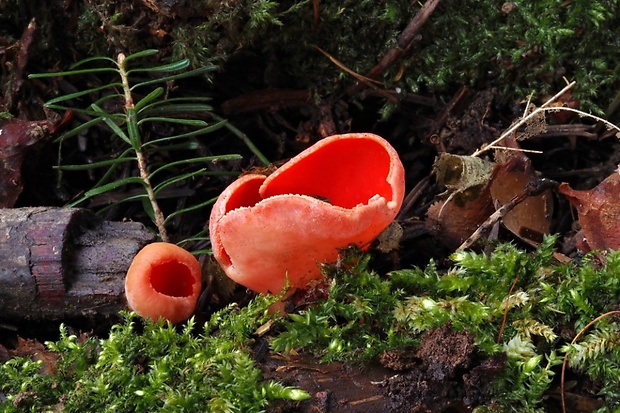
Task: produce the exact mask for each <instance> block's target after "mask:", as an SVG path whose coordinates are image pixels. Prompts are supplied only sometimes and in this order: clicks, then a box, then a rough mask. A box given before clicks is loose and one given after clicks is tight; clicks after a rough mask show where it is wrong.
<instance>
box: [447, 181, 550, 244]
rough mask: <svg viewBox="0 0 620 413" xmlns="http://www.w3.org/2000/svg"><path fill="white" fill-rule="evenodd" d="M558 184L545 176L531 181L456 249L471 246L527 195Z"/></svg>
mask: <svg viewBox="0 0 620 413" xmlns="http://www.w3.org/2000/svg"><path fill="white" fill-rule="evenodd" d="M556 186H558V183H557V182H555V181H552V180H550V179H544V178H543V179H538V180H536V181H533V182H530V183H529V184H527V185H526V186H525V189H524V190H523V192H521V193H520V194H518V195H516V196H514V197H513V198H512V199H511V200H510V202H508V203H507V204H505V205H502V207H501V208H499V209H498V210H497V211H495V212H494V213H493V214H491V216H489V218H487V220H486V221H484V223H483V224H482V225H480V226H479V227H478V229H476V231H474V233H473V234H471V236H470V237H469V238H467V239H466V240H465V241H464V242H463V243H462V244H461V246H460V247H458V248H457V249H456V251H457V252H459V251H463V250H466V249H467V248H470V247H471V246H472V245H474V244H475V243H476V241H478V239H480V237H481V236H482V234H484V233H485V232H486V231H488V230H489V229H490V228H491V227H493V225H495V224H496V223H497V222H498V221H499V220H500V219H502V218H503V217H504V216H505V215H506V214H507V213H508V212H510V211H512V209H513V208H514V207H516V206H517V205H519V204H520V203H521V202H523V201H524V200H525V199H526V198H527V197H530V196H536V195H538V194H540V193H542V192H543V191H546V190H547V189H549V188H551V187H556Z"/></svg>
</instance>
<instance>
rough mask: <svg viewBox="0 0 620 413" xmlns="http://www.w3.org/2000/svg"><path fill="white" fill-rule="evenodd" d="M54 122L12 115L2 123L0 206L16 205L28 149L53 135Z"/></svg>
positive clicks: (0, 127) (0, 126)
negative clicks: (15, 117) (10, 118)
mask: <svg viewBox="0 0 620 413" xmlns="http://www.w3.org/2000/svg"><path fill="white" fill-rule="evenodd" d="M51 126H52V125H51V123H50V122H49V121H47V120H44V121H26V120H22V119H12V120H10V121H8V122H6V123H4V124H1V125H0V176H1V177H2V179H0V208H11V207H13V206H14V205H15V202H16V201H17V198H18V197H19V194H21V192H22V190H23V185H22V178H21V167H22V162H23V160H24V158H25V156H26V154H27V152H28V150H29V149H30V148H31V147H32V146H33V145H35V144H36V143H38V142H40V141H42V140H44V139H45V138H46V137H48V136H50V129H51Z"/></svg>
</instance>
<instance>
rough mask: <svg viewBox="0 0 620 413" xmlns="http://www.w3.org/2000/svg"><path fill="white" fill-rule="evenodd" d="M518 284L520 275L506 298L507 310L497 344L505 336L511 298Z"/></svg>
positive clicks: (505, 310)
mask: <svg viewBox="0 0 620 413" xmlns="http://www.w3.org/2000/svg"><path fill="white" fill-rule="evenodd" d="M517 282H519V274H517V275H516V276H515V280H514V281H513V282H512V285H511V286H510V290H509V291H508V297H506V308H504V317H503V318H502V325H501V326H500V327H499V333H497V344H499V343H501V342H502V334H504V328H505V327H506V320H508V310H510V297H511V296H512V292H513V291H514V289H515V287H516V286H517Z"/></svg>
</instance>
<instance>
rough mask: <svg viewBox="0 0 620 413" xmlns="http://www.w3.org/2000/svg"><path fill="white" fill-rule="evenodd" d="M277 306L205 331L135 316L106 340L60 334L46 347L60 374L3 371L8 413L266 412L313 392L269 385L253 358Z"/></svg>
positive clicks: (223, 320) (229, 315)
mask: <svg viewBox="0 0 620 413" xmlns="http://www.w3.org/2000/svg"><path fill="white" fill-rule="evenodd" d="M271 302H272V301H270V300H267V299H257V300H256V301H254V302H253V303H252V304H251V305H250V306H248V307H246V308H244V309H241V310H239V309H236V308H234V307H229V308H227V309H225V310H222V311H220V312H218V313H216V314H215V315H214V316H213V317H212V318H211V320H210V321H209V322H207V323H206V325H205V328H204V331H203V332H201V333H200V332H196V331H195V326H194V323H193V322H192V321H191V320H190V321H189V322H188V323H187V325H186V326H184V327H183V328H182V330H180V331H177V329H175V328H174V327H173V326H172V325H170V324H167V325H164V324H162V323H154V322H150V321H147V322H145V324H144V326H143V328H139V327H138V323H137V318H136V316H135V315H134V314H125V322H124V323H123V324H120V325H116V326H114V327H113V329H112V331H111V333H110V336H109V337H108V338H107V339H104V340H96V339H94V338H89V339H86V340H85V341H84V340H78V338H77V337H76V336H75V335H69V334H68V333H67V331H66V329H64V328H63V329H62V331H61V333H62V336H61V339H60V340H59V341H58V342H55V343H47V346H48V348H49V350H50V351H52V352H53V353H57V354H58V355H59V357H60V358H59V361H58V363H57V364H56V374H55V375H53V376H46V375H43V374H41V371H40V370H41V363H40V362H33V361H31V360H29V359H24V358H16V359H13V360H11V361H9V362H7V363H6V364H4V365H2V366H0V383H1V384H0V392H1V393H2V394H3V395H4V397H5V398H6V399H5V401H3V402H0V410H1V411H3V412H27V411H29V412H43V411H52V410H54V411H63V412H86V411H88V412H108V411H109V412H112V411H114V412H153V411H159V412H180V411H188V412H201V411H210V412H239V413H245V412H263V411H265V409H266V407H267V406H268V404H269V402H270V401H271V400H274V399H290V400H303V399H305V398H307V397H309V396H308V395H307V393H305V392H303V391H301V390H298V389H295V388H291V387H285V386H282V385H280V384H278V383H276V382H263V381H262V379H261V372H260V369H258V368H257V366H256V364H255V362H254V360H253V359H252V357H251V355H250V345H251V339H250V335H251V334H252V333H253V332H254V331H255V330H256V329H257V328H258V327H259V326H260V323H262V322H264V321H266V319H267V318H266V317H267V315H266V308H267V306H268V305H269V304H270V303H271Z"/></svg>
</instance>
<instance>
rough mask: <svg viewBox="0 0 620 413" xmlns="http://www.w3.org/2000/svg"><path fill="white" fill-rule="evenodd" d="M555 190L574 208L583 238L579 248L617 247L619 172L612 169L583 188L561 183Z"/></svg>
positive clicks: (619, 238) (619, 245)
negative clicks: (593, 184)
mask: <svg viewBox="0 0 620 413" xmlns="http://www.w3.org/2000/svg"><path fill="white" fill-rule="evenodd" d="M558 192H560V193H561V194H562V195H564V196H565V197H566V198H567V199H568V201H569V202H570V203H571V204H572V205H573V206H574V207H575V208H576V209H577V214H578V217H579V223H580V224H581V230H582V231H583V238H584V239H583V244H582V245H581V249H586V250H587V249H588V248H589V249H591V250H607V249H613V250H617V249H620V203H619V202H618V198H619V196H620V172H618V171H615V172H614V173H613V174H611V175H609V176H608V177H607V178H605V180H603V181H602V182H601V183H600V184H598V185H597V186H596V187H594V188H592V189H590V190H587V191H576V190H574V189H572V188H571V187H570V186H569V185H568V184H567V183H562V184H561V185H560V187H559V188H558ZM584 244H585V245H584Z"/></svg>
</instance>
